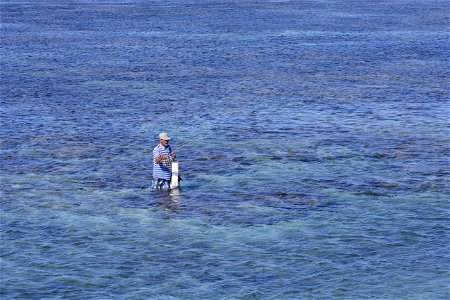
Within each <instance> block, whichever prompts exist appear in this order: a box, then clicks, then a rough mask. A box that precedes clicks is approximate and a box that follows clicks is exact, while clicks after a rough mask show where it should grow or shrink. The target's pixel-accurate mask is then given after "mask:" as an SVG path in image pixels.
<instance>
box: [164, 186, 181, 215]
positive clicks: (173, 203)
mask: <svg viewBox="0 0 450 300" xmlns="http://www.w3.org/2000/svg"><path fill="white" fill-rule="evenodd" d="M181 203H182V202H181V192H180V189H179V188H177V189H172V190H170V191H169V194H168V197H167V196H166V197H161V198H160V205H159V206H160V208H161V209H162V210H163V211H164V212H165V213H167V214H168V215H175V214H177V213H178V212H179V211H180V210H181Z"/></svg>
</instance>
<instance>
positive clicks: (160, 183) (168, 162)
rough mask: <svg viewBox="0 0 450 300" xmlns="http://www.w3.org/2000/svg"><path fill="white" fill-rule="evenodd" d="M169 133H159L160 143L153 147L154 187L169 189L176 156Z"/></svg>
mask: <svg viewBox="0 0 450 300" xmlns="http://www.w3.org/2000/svg"><path fill="white" fill-rule="evenodd" d="M169 140H170V138H169V135H168V134H167V133H166V132H161V133H160V134H159V144H158V145H157V146H156V147H155V149H153V182H152V188H155V189H162V190H168V189H169V186H170V176H171V175H172V159H174V158H175V157H176V155H175V153H172V148H171V147H170V146H169Z"/></svg>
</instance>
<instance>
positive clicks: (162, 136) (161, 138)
mask: <svg viewBox="0 0 450 300" xmlns="http://www.w3.org/2000/svg"><path fill="white" fill-rule="evenodd" d="M159 139H160V140H166V141H168V140H170V137H169V135H168V134H167V132H161V133H160V134H159Z"/></svg>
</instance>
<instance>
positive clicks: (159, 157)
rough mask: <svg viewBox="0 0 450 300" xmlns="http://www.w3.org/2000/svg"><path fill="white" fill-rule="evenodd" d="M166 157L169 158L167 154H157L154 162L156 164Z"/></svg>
mask: <svg viewBox="0 0 450 300" xmlns="http://www.w3.org/2000/svg"><path fill="white" fill-rule="evenodd" d="M168 158H169V156H167V155H162V156H158V157H156V158H155V162H156V163H157V164H159V163H160V162H162V161H163V160H166V159H168Z"/></svg>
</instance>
